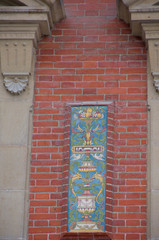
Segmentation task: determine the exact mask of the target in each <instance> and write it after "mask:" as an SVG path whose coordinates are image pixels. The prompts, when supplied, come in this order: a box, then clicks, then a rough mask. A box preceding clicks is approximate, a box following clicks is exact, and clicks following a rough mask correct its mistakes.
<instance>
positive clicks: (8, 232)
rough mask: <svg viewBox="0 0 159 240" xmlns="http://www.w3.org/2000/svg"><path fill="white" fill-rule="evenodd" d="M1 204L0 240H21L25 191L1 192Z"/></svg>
mask: <svg viewBox="0 0 159 240" xmlns="http://www.w3.org/2000/svg"><path fill="white" fill-rule="evenodd" d="M0 203H1V204H0V213H1V214H0V239H3V240H4V239H9V240H10V239H21V238H22V237H23V236H22V235H23V218H24V191H0Z"/></svg>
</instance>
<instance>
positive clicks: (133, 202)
mask: <svg viewBox="0 0 159 240" xmlns="http://www.w3.org/2000/svg"><path fill="white" fill-rule="evenodd" d="M64 4H65V10H66V15H67V18H66V19H63V20H62V21H61V22H60V23H57V24H56V25H55V28H54V30H53V31H52V34H53V35H52V36H49V37H47V36H46V37H44V38H43V39H41V41H40V43H39V46H38V49H37V61H36V76H35V102H34V114H33V115H34V116H33V141H32V161H31V176H30V191H31V192H30V213H29V214H30V217H29V218H30V224H29V229H30V230H29V231H30V234H29V238H30V239H29V240H46V239H49V240H51V239H53V240H60V234H61V233H63V232H66V231H67V203H68V202H67V200H68V199H67V196H68V158H69V132H70V128H69V125H70V121H69V118H70V115H69V113H68V112H67V105H66V103H67V102H75V101H77V102H82V101H112V102H113V107H111V108H108V109H109V110H108V116H109V118H108V129H107V131H108V133H107V136H108V138H107V141H108V144H107V150H108V152H107V183H106V195H107V198H106V231H108V232H109V233H110V234H111V235H112V240H115V239H120V240H127V239H132V240H145V239H146V227H145V224H146V212H147V201H146V184H147V181H146V171H147V168H146V157H147V156H146V152H147V148H146V144H147V142H146V140H147V127H146V126H147V102H146V100H147V98H146V88H147V75H146V51H145V48H144V45H143V42H142V41H141V40H140V39H138V38H136V37H133V36H132V34H131V31H130V28H129V26H128V25H127V24H125V23H124V22H122V21H120V20H118V19H117V18H116V6H115V1H112V0H65V1H64ZM94 6H95V7H94ZM68 111H69V110H68ZM107 190H108V191H107Z"/></svg>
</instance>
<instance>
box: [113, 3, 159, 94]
mask: <svg viewBox="0 0 159 240" xmlns="http://www.w3.org/2000/svg"><path fill="white" fill-rule="evenodd" d="M117 2H118V15H119V17H120V18H121V19H123V20H124V21H125V22H126V23H129V24H130V27H131V29H132V33H133V34H134V35H135V36H140V37H142V39H143V40H144V41H145V43H146V46H147V48H148V56H149V61H150V71H151V75H152V78H153V85H154V86H155V89H156V91H157V92H159V1H157V0H139V1H136V0H119V1H117Z"/></svg>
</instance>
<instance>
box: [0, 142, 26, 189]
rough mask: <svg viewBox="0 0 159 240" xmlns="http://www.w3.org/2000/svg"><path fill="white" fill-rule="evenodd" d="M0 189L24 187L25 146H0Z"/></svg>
mask: <svg viewBox="0 0 159 240" xmlns="http://www.w3.org/2000/svg"><path fill="white" fill-rule="evenodd" d="M0 160H1V167H0V189H8V190H23V189H25V180H26V167H27V148H26V147H23V146H20V147H16V146H7V147H0Z"/></svg>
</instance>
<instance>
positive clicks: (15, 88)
mask: <svg viewBox="0 0 159 240" xmlns="http://www.w3.org/2000/svg"><path fill="white" fill-rule="evenodd" d="M3 76H4V79H3V83H4V86H5V88H6V89H7V90H8V91H9V92H10V93H12V94H20V93H21V92H23V91H24V90H25V89H26V86H27V85H28V82H29V74H16V75H15V74H5V73H4V74H3Z"/></svg>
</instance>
